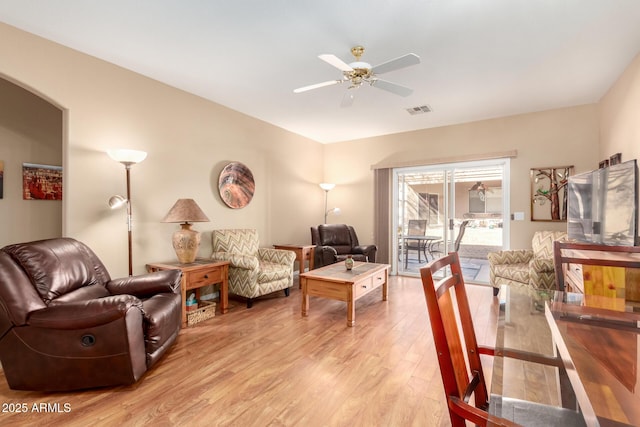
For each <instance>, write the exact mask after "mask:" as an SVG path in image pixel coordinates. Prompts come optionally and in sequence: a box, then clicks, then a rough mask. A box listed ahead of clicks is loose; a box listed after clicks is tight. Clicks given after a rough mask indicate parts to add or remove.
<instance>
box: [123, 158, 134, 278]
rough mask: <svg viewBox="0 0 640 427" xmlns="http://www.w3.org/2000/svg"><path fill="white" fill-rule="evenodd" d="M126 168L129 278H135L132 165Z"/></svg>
mask: <svg viewBox="0 0 640 427" xmlns="http://www.w3.org/2000/svg"><path fill="white" fill-rule="evenodd" d="M124 167H125V170H126V172H127V235H128V236H127V237H128V240H129V242H128V243H129V246H128V247H129V276H133V236H132V234H131V228H132V227H131V225H132V224H131V179H130V176H129V172H130V170H131V165H130V164H125V165H124Z"/></svg>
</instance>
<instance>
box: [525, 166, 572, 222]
mask: <svg viewBox="0 0 640 427" xmlns="http://www.w3.org/2000/svg"><path fill="white" fill-rule="evenodd" d="M572 173H573V166H556V167H546V168H532V169H531V171H530V177H531V221H566V220H567V182H568V178H569V176H570V175H571V174H572Z"/></svg>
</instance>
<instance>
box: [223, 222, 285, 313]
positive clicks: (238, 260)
mask: <svg viewBox="0 0 640 427" xmlns="http://www.w3.org/2000/svg"><path fill="white" fill-rule="evenodd" d="M211 238H212V244H213V253H212V255H211V258H212V259H214V260H216V261H229V262H230V264H229V292H230V293H232V294H234V295H238V296H241V297H244V298H246V299H247V308H251V306H252V305H253V299H254V298H257V297H259V296H262V295H266V294H270V293H272V292H276V291H280V290H284V294H285V295H286V296H289V288H291V286H292V284H293V262H294V261H295V257H296V256H295V253H293V252H291V251H285V250H279V249H272V248H260V247H259V245H260V241H259V238H258V232H257V230H253V229H235V230H213V232H212V235H211Z"/></svg>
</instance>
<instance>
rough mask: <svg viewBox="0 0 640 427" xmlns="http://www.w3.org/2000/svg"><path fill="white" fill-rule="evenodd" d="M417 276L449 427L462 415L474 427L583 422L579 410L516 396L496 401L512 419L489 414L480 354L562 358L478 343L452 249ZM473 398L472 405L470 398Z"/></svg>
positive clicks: (459, 424) (549, 361)
mask: <svg viewBox="0 0 640 427" xmlns="http://www.w3.org/2000/svg"><path fill="white" fill-rule="evenodd" d="M420 275H421V278H422V285H423V288H424V295H425V298H426V301H427V309H428V312H429V320H430V322H431V330H432V333H433V339H434V342H435V347H436V352H437V355H438V363H439V365H440V373H441V375H442V382H443V385H444V391H445V395H446V398H447V407H448V409H449V416H450V418H451V424H452V426H453V427H464V426H465V420H469V421H471V422H473V423H475V424H476V425H479V426H518V425H525V426H526V425H531V424H532V423H531V421H535V423H536V424H535V425H545V426H584V425H585V423H584V419H583V417H582V415H581V414H580V412H578V411H574V410H570V409H564V408H558V407H552V406H548V405H542V404H538V403H533V402H528V401H521V400H517V399H506V398H503V399H502V401H501V402H500V406H501V411H502V414H505V413H510V418H511V417H512V418H513V419H514V420H515V421H511V420H509V419H506V418H502V417H499V416H496V415H493V414H492V411H491V408H492V405H491V400H492V399H490V396H489V393H488V391H487V385H486V382H485V378H484V373H483V370H482V364H481V360H480V355H481V354H485V355H490V356H498V355H499V356H503V357H512V358H517V359H522V360H526V361H529V362H536V363H543V364H546V365H552V366H556V367H559V368H560V367H562V366H563V365H562V360H561V359H560V358H553V357H546V356H542V355H538V354H534V353H527V352H522V351H517V350H510V349H502V350H496V349H494V348H491V347H487V346H479V345H478V342H477V340H476V334H475V331H474V327H473V319H472V317H471V310H470V308H469V301H468V299H467V293H466V290H465V283H464V278H463V276H462V269H461V267H460V260H459V258H458V254H457V253H456V252H452V253H450V254H449V255H446V256H444V257H441V258H439V259H436V260H434V261H432V262H430V263H429V264H427V266H426V267H424V268H422V269H420ZM457 319H459V322H458V320H457ZM472 397H473V402H474V403H473V404H471V403H470V401H471V398H472Z"/></svg>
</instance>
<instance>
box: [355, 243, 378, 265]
mask: <svg viewBox="0 0 640 427" xmlns="http://www.w3.org/2000/svg"><path fill="white" fill-rule="evenodd" d="M352 251H353V253H354V254H363V255H366V256H367V261H369V262H376V252H377V251H378V247H377V246H376V245H360V246H354V247H353V249H352Z"/></svg>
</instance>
